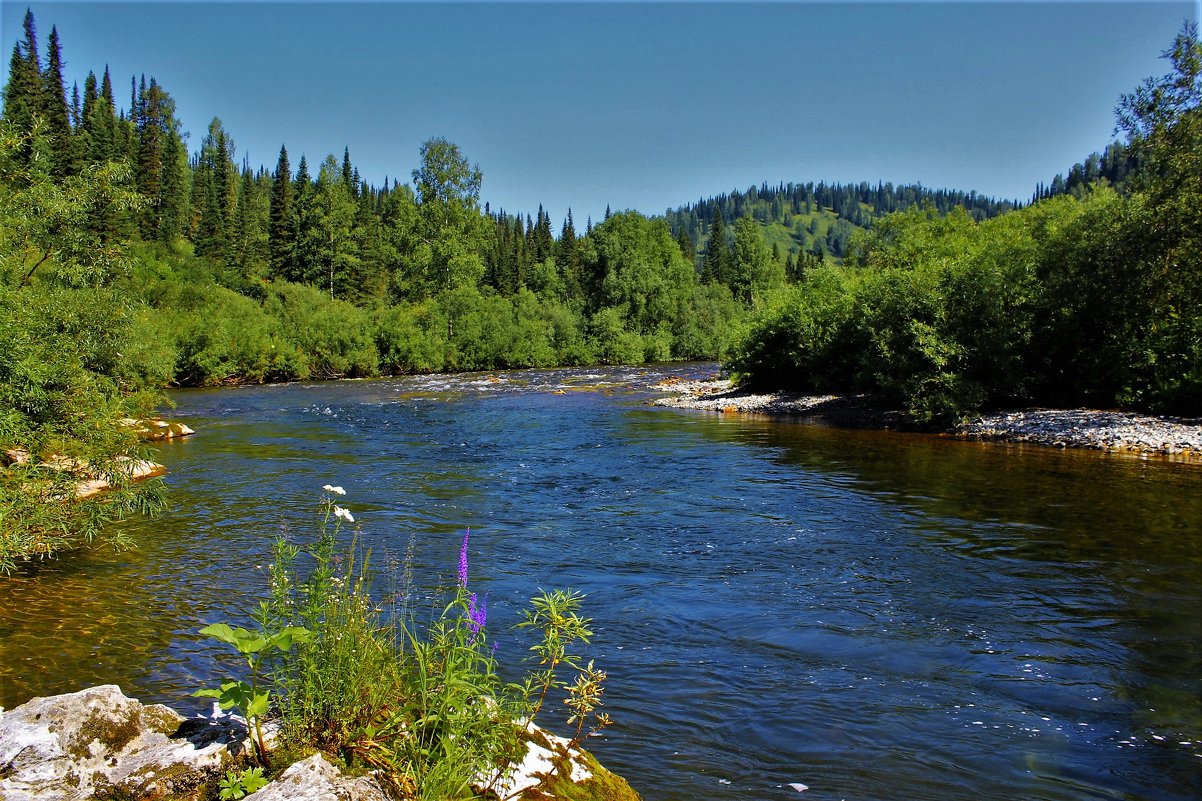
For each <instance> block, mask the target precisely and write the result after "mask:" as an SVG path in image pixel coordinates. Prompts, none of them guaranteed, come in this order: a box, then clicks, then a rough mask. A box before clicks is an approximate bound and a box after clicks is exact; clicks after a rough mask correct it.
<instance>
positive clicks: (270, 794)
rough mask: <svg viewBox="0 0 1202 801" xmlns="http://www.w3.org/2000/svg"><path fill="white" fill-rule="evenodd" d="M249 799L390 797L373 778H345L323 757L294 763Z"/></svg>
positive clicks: (371, 800) (372, 800)
mask: <svg viewBox="0 0 1202 801" xmlns="http://www.w3.org/2000/svg"><path fill="white" fill-rule="evenodd" d="M247 798H253V799H254V801H335V799H337V801H388V796H387V795H385V793H384V791H383V790H381V789H380V786H379V785H378V784H376V782H375V780H374V779H372V778H371V777H370V776H359V777H350V776H344V775H342V772H341V771H339V770H338V768H336V767H334V766H333V765H331V764H330V763H329V762H328V761H326V758H325V757H323V756H322V755H321V754H314V755H313V756H311V757H309V758H308V759H302V760H301V761H300V762H294V763H293V764H292V765H290V766H288V769H287V770H285V771H284V772H283V773H281V774H280V775H279V776H278V777H277V778H276V779H275V781H273V782H271V783H270V784H268V785H267V786H266V787H264V788H263V789H262V790H259V791H258V792H256V793H252V794H251V795H249V796H247Z"/></svg>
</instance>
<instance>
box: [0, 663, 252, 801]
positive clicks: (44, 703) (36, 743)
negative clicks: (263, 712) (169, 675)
mask: <svg viewBox="0 0 1202 801" xmlns="http://www.w3.org/2000/svg"><path fill="white" fill-rule="evenodd" d="M245 733H246V730H245V728H244V727H241V726H237V725H236V724H235V723H233V722H232V721H230V722H225V721H211V720H208V719H204V718H196V719H192V720H185V719H184V718H183V717H181V716H180V715H179V714H178V713H176V712H175V711H174V710H172V709H169V708H168V707H165V706H161V705H158V704H155V705H152V706H144V705H142V704H141V703H139V702H138V701H136V700H134V699H132V698H127V697H126V696H125V695H124V694H123V693H122V692H121V689H120V688H119V687H117V686H115V685H112V684H108V685H102V686H100V687H92V688H90V689H87V690H82V691H80V692H77V693H70V694H67V695H57V696H52V697H49V698H34V699H33V700H31V701H29V702H28V703H25V704H22V705H21V706H18V707H17V708H16V709H13V710H10V711H7V712H4V713H3V716H0V776H2V777H3V778H2V779H0V798H2V799H4V801H68V799H84V798H92V797H95V796H96V795H99V794H103V795H108V796H118V797H122V798H130V799H137V798H145V797H152V798H153V797H162V796H163V795H165V794H168V793H170V794H172V795H176V796H179V797H187V796H188V794H189V792H190V791H192V790H195V789H197V788H199V787H200V786H201V785H202V784H203V783H204V782H205V781H206V780H207V779H208V778H209V777H210V776H212V774H213V773H215V772H217V771H219V770H220V768H221V767H222V766H223V765H225V764H226V763H227V762H230V761H231V760H232V759H233V758H234V756H235V755H236V754H238V753H241V751H242V749H243V747H244V746H243V742H244V740H245Z"/></svg>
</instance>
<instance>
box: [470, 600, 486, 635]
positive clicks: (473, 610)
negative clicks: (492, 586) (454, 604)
mask: <svg viewBox="0 0 1202 801" xmlns="http://www.w3.org/2000/svg"><path fill="white" fill-rule="evenodd" d="M478 603H479V605H478V606H477V599H476V593H474V592H473V593H471V594H470V595H468V597H467V627H468V628H469V629H471V630H472V636H473V639H474V638H475V635H476V634H478V633H479V632H480V629H482V628H484V624H485V622H487V621H488V610H487V609H486V608H485V606H486V604H487V603H488V597H487V596H485V598H484V600H483V601H479V602H478Z"/></svg>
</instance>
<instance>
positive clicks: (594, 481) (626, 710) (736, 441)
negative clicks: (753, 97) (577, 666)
mask: <svg viewBox="0 0 1202 801" xmlns="http://www.w3.org/2000/svg"><path fill="white" fill-rule="evenodd" d="M699 372H700V373H705V372H712V367H708V366H692V367H683V368H682V367H679V366H675V367H670V368H662V369H660V368H653V369H647V370H637V369H619V368H615V369H605V370H591V371H589V370H556V371H537V372H520V373H497V374H494V375H466V376H456V377H445V376H434V377H414V378H406V379H397V380H381V381H356V382H338V383H328V384H317V385H302V384H293V385H285V386H269V387H256V388H240V389H229V390H218V391H188V392H180V393H177V394H176V395H175V399H176V401H177V403H178V404H179V405H178V409H177V410H176V412H175V414H177V415H178V416H180V417H182V418H183V419H185V420H186V421H187V422H189V424H191V425H193V427H195V428H196V429H197V430H198V431H199V434H198V435H197V436H195V437H193V438H190V439H188V440H185V441H182V442H174V443H168V444H166V445H165V446H164V447H163V449H162V450H161V453H160V459H161V461H163V462H164V463H165V464H167V465H168V467H169V468H170V470H171V472H170V474H169V476H168V479H167V480H168V483H169V484H170V485H171V488H172V499H173V502H174V510H173V511H172V512H171V513H170V514H169V515H167V516H165V517H163V518H160V519H158V520H154V521H149V522H138V523H135V524H133V525H131V526H130V529H131V534H132V536H133V537H134V539H135V540H136V541H137V542H138V543H139V547H138V548H137V549H136V550H132V551H127V552H123V553H120V554H114V553H112V552H110V551H103V550H102V551H81V552H77V553H73V554H69V555H65V556H63V557H61V558H59V559H57V560H53V561H48V562H44V563H38V564H35V565H32V566H28V567H27V568H26V569H24V570H22V571H21V573H20V574H19V575H17V576H16V577H14V578H10V579H7V580H0V704H3V705H4V706H8V707H11V706H12V705H14V704H16V703H19V702H21V701H23V700H25V699H27V698H29V697H31V696H33V695H37V694H48V693H56V692H65V691H70V690H75V689H79V688H81V687H84V686H87V685H90V684H95V683H99V682H117V683H119V684H121V685H122V687H123V688H125V689H126V691H127V693H129V694H131V695H136V696H139V697H141V698H142V699H143V700H145V701H148V702H149V701H161V702H166V703H169V704H172V705H174V706H176V707H177V708H188V707H189V706H190V705H192V704H195V703H197V702H195V701H193V700H191V699H189V698H188V694H189V693H190V692H191V691H192V690H193V689H195V688H197V687H199V686H202V685H205V684H208V683H210V682H211V681H212V679H213V677H215V676H217V675H220V674H221V673H222V672H223V669H224V666H225V665H226V664H227V663H226V662H224V661H223V657H224V654H223V653H222V652H221V651H220V650H217V649H215V648H214V647H212V646H210V645H209V644H208V643H207V642H202V641H200V640H199V639H198V638H197V637H196V635H195V633H194V632H195V631H196V630H197V629H198V628H200V627H201V626H202V625H204V624H205V623H209V622H214V621H217V620H223V619H236V618H239V617H241V616H243V615H244V614H245V611H246V609H247V608H248V607H249V606H250V605H251V603H252V601H253V599H254V598H255V597H256V596H257V595H259V594H261V593H262V591H263V585H264V580H263V573H262V570H261V568H260V566H262V565H264V564H265V562H266V561H267V559H268V554H269V550H270V545H271V542H272V540H273V538H274V537H275V535H276V533H277V532H279V531H280V530H281V527H283V528H285V529H287V530H288V531H289V532H290V533H291V534H292V535H293V536H297V537H303V536H305V535H306V534H308V533H310V532H311V530H312V521H313V520H314V517H315V513H316V508H317V502H318V500H319V496H320V487H321V485H323V484H327V483H333V484H340V485H342V486H344V487H345V488H346V489H347V491H348V495H347V497H346V499H345V503H346V505H347V506H348V507H350V508H351V509H352V511H353V512H354V514H355V516H356V518H357V520H358V521H359V522H360V524H361V525H362V529H363V536H364V538H365V539H366V540H367V541H368V543H369V544H370V545H371V547H372V548H373V551H374V553H375V560H376V563H377V565H381V566H385V567H388V566H390V565H391V566H397V567H399V566H400V564H401V563H402V561H403V556H404V554H405V552H406V550H407V549H409V548H410V547H412V554H413V557H412V562H413V569H414V572H415V576H417V578H418V581H419V583H420V584H422V586H424V587H427V588H430V587H434V586H436V585H437V584H438V583H439V582H448V581H450V580H452V577H453V574H454V570H455V565H456V559H457V554H458V547H459V542H460V538H461V537H462V532H463V529H464V527H466V526H471V528H472V531H473V540H472V550H471V555H472V576H473V579H472V580H473V586H474V588H476V589H478V590H481V591H486V592H487V593H488V598H489V612H490V627H491V628H492V629H493V631H494V633H495V634H496V635H497V636H498V637H499V638H500V639H501V642H502V644H501V650H500V651H499V654H498V656H499V657H500V658H501V659H502V660H503V661H504V662H506V663H507V664H508V665H511V666H520V660H521V658H522V656H523V653H524V644H523V643H522V642H520V641H519V640H518V639H516V637H513V635H511V634H510V633H509V632H507V631H506V627H507V626H508V625H509V624H512V623H513V622H515V621H516V620H517V618H518V615H519V611H520V609H521V608H522V606H523V605H524V603H525V601H526V600H527V599H528V598H529V597H530V595H532V594H533V593H534V592H535V591H536V590H537V588H539V587H543V588H551V587H573V588H575V589H578V590H581V591H584V592H586V593H588V596H589V597H588V600H587V607H586V612H587V613H588V614H589V615H591V616H592V617H593V618H594V619H595V628H596V631H597V637H596V640H595V643H594V647H593V649H592V655H593V656H595V657H596V658H597V660H598V662H599V663H600V664H601V665H602V666H603V667H605V668H606V669H608V671H609V673H610V687H609V690H608V693H607V700H608V706H609V711H610V712H611V713H612V715H613V716H614V718H615V720H616V721H617V723H616V725H615V726H614V727H613V728H612V729H610V730H608V732H607V734H606V736H605V737H603V738H599V739H596V740H593V741H592V743H591V745H592V747H593V748H594V750H595V751H596V752H597V753H598V755H599V756H600V757H601V758H602V760H603V761H605V762H606V763H607V764H608V765H610V766H611V767H612V768H614V769H615V770H617V771H618V772H619V773H622V774H623V775H625V776H626V777H628V778H629V779H630V780H631V782H632V784H633V785H634V786H635V787H636V789H638V790H639V791H640V792H642V793H643V794H644V796H645V797H646V798H647V799H649V801H654V800H656V799H682V800H683V799H693V798H707V799H773V798H790V797H796V795H797V793H796V791H795V790H793V789H791V788H790V787H789V786H788V785H789V784H790V783H792V782H800V783H804V784H805V785H808V786H809V787H810V789H809V790H808V791H806V793H805V796H804V797H806V798H812V799H842V798H847V799H853V798H854V799H897V798H924V799H973V801H981V800H982V799H998V800H999V801H1001V800H1002V799H1005V801H1012V799H1015V798H1023V799H1057V800H1059V799H1081V798H1097V799H1161V800H1163V801H1177V800H1178V799H1181V800H1182V801H1184V800H1185V799H1197V798H1198V797H1199V788H1200V787H1202V614H1200V613H1202V466H1200V465H1197V464H1187V463H1173V462H1168V461H1161V460H1143V459H1138V458H1132V457H1126V456H1112V455H1111V456H1108V455H1103V454H1099V453H1092V452H1074V451H1068V452H1066V451H1056V450H1051V449H1043V448H1030V447H1028V448H1022V447H1015V446H998V445H986V444H977V443H964V442H957V441H951V440H947V439H943V438H939V437H930V436H922V435H913V434H897V433H891V432H876V431H855V430H841V429H835V428H829V427H822V426H817V425H812V424H805V423H800V422H797V421H781V420H767V419H763V418H757V417H753V416H746V415H715V414H711V413H701V412H682V411H677V410H668V409H660V408H654V407H649V406H647V405H646V404H647V401H648V399H649V398H651V397H654V395H655V393H654V392H653V391H652V390H650V389H649V387H650V386H651V385H652V384H653V383H655V381H656V380H658V379H659V378H660V377H662V376H664V375H667V374H674V375H690V374H696V373H699ZM383 581H384V582H385V583H386V582H387V579H384V580H383ZM548 722H552V721H550V720H549V721H548Z"/></svg>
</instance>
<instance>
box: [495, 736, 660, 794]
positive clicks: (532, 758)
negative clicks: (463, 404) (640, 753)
mask: <svg viewBox="0 0 1202 801" xmlns="http://www.w3.org/2000/svg"><path fill="white" fill-rule="evenodd" d="M523 739H524V740H525V741H526V754H525V756H524V757H523V759H522V761H521V762H520V763H518V764H517V765H515V766H514V767H512V768H511V769H510V770H508V771H506V772H505V773H503V774H502V775H501V776H500V777H498V778H494V779H493V780H492V781H491V782H480V783H478V784H477V785H476V789H477V790H478V791H483V790H485V789H487V790H489V791H491V792H492V793H495V794H496V796H497V797H498V798H502V799H514V800H515V801H542V800H543V799H552V798H554V799H560V800H561V801H640V798H639V794H638V793H636V792H635V791H634V789H633V788H632V787H631V786H630V785H629V784H627V782H626V780H625V779H623V778H622V777H621V776H618V775H616V774H614V773H611V772H610V771H608V770H607V769H606V768H604V767H603V766H602V765H601V763H599V762H598V761H597V760H596V758H595V757H594V756H593V755H592V754H590V753H589V752H588V751H586V750H584V749H583V748H580V747H579V746H572V745H571V742H570V741H569V740H567V739H566V738H564V737H559V736H557V735H555V734H552V733H551V732H549V731H547V730H546V729H544V728H541V727H539V726H537V725H530V728H529V732H528V733H527V734H526V735H525V736H524V737H523Z"/></svg>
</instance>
